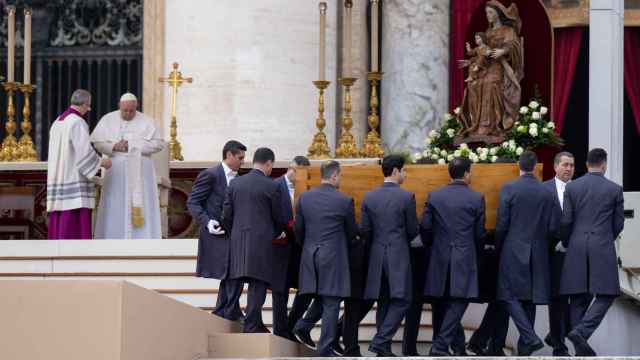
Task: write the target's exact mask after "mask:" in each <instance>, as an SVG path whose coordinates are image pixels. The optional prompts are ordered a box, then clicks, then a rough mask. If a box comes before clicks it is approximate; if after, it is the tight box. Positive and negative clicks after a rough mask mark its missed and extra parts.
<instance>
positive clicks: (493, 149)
mask: <svg viewBox="0 0 640 360" xmlns="http://www.w3.org/2000/svg"><path fill="white" fill-rule="evenodd" d="M497 153H498V148H497V147H492V148H491V149H489V154H491V156H494V155H495V154H497Z"/></svg>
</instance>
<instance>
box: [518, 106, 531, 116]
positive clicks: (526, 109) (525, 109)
mask: <svg viewBox="0 0 640 360" xmlns="http://www.w3.org/2000/svg"><path fill="white" fill-rule="evenodd" d="M528 112H529V108H528V107H526V106H523V107H521V108H520V114H522V115H525V114H526V113H528Z"/></svg>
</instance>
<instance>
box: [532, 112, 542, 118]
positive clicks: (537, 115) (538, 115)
mask: <svg viewBox="0 0 640 360" xmlns="http://www.w3.org/2000/svg"><path fill="white" fill-rule="evenodd" d="M531 117H532V118H533V120H540V119H541V118H542V116H540V113H539V112H537V111H534V112H533V114H531Z"/></svg>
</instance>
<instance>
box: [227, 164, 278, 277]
mask: <svg viewBox="0 0 640 360" xmlns="http://www.w3.org/2000/svg"><path fill="white" fill-rule="evenodd" d="M281 212H282V207H281V205H280V187H279V186H278V184H276V183H275V182H274V181H273V180H271V179H270V178H269V177H267V176H266V175H265V174H264V173H263V172H262V171H260V170H256V169H254V170H251V171H250V172H249V173H248V174H246V175H243V176H241V177H239V178H237V179H235V180H233V182H231V184H230V185H229V188H228V190H227V196H226V198H225V202H224V206H223V211H222V223H223V225H224V228H225V230H226V231H227V232H228V233H229V234H231V235H230V261H229V264H230V266H229V278H231V279H240V278H245V279H255V280H261V281H264V282H267V283H269V284H271V281H272V279H271V278H272V273H273V244H272V241H273V239H274V238H275V237H277V236H278V235H280V233H281V232H282V231H283V230H284V229H285V227H286V224H284V223H283V216H282V214H281Z"/></svg>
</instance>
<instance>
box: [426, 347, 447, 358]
mask: <svg viewBox="0 0 640 360" xmlns="http://www.w3.org/2000/svg"><path fill="white" fill-rule="evenodd" d="M429 356H438V357H442V356H451V354H450V353H449V352H448V351H440V350H436V349H433V348H432V349H431V350H429Z"/></svg>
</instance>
